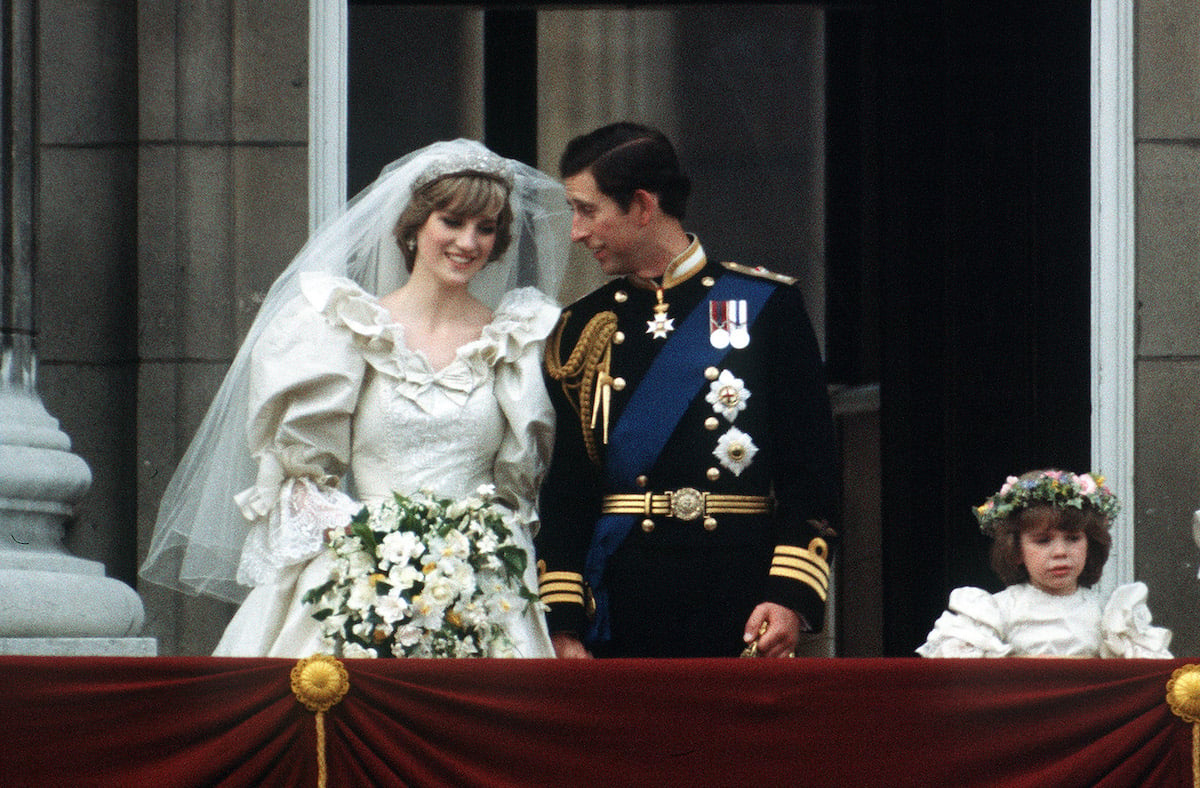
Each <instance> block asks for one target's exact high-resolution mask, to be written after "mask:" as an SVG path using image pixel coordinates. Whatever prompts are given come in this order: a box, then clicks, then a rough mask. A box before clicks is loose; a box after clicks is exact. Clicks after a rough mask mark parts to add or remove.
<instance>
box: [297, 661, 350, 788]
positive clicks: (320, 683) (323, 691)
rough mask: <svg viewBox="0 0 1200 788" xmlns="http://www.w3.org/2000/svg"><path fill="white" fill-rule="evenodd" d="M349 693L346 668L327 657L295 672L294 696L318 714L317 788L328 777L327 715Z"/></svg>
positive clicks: (299, 664)
mask: <svg viewBox="0 0 1200 788" xmlns="http://www.w3.org/2000/svg"><path fill="white" fill-rule="evenodd" d="M349 690H350V675H349V674H348V673H347V672H346V667H345V666H344V665H343V664H342V663H341V662H339V661H338V660H336V659H334V658H333V657H331V656H329V655H328V654H314V655H313V656H311V657H308V658H307V659H302V660H300V661H299V662H297V663H296V665H295V667H293V668H292V692H293V693H294V694H295V696H296V700H298V701H300V702H301V703H302V704H304V707H305V708H307V709H308V710H309V711H311V712H315V713H316V725H317V788H325V785H326V782H327V780H328V777H329V773H328V768H327V767H326V763H325V712H326V711H328V710H329V709H330V708H332V707H333V706H335V705H337V704H338V703H339V702H340V701H341V699H342V698H344V697H345V696H346V693H347V692H348V691H349Z"/></svg>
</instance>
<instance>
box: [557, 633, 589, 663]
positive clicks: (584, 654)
mask: <svg viewBox="0 0 1200 788" xmlns="http://www.w3.org/2000/svg"><path fill="white" fill-rule="evenodd" d="M550 643H551V644H552V645H553V646H554V655H555V656H556V657H558V658H559V659H592V652H590V651H588V650H587V649H586V648H584V646H583V643H582V642H581V641H580V640H579V638H577V637H575V636H574V635H572V634H571V633H569V632H556V633H554V634H553V635H551V636H550Z"/></svg>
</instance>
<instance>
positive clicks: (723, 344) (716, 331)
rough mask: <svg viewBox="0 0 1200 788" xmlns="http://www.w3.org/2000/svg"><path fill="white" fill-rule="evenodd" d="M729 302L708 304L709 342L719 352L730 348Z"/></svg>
mask: <svg viewBox="0 0 1200 788" xmlns="http://www.w3.org/2000/svg"><path fill="white" fill-rule="evenodd" d="M728 305H729V302H728V301H709V302H708V341H709V342H711V343H712V346H713V347H715V348H716V349H717V350H724V349H725V348H727V347H729V329H728V328H727V326H728V324H729V321H728V319H727V318H726V316H725V315H726V311H727V309H728Z"/></svg>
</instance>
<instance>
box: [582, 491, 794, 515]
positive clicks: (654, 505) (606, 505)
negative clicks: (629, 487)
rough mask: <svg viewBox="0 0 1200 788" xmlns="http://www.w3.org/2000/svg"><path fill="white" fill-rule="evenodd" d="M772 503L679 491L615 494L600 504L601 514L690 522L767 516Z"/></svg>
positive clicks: (763, 499)
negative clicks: (718, 517)
mask: <svg viewBox="0 0 1200 788" xmlns="http://www.w3.org/2000/svg"><path fill="white" fill-rule="evenodd" d="M773 508H774V500H773V499H771V498H768V497H767V496H765V495H723V494H720V493H709V492H701V491H700V490H697V489H695V488H693V487H681V488H680V489H678V490H673V491H670V492H664V493H649V492H648V493H616V494H614V495H606V496H604V499H603V500H602V501H601V503H600V513H601V514H640V515H642V516H643V517H650V516H652V515H660V516H663V515H665V516H668V517H674V518H675V519H676V520H683V521H685V522H690V521H692V520H699V519H700V518H701V517H705V516H707V515H713V514H768V513H770V512H771V510H772V509H773Z"/></svg>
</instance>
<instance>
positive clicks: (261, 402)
mask: <svg viewBox="0 0 1200 788" xmlns="http://www.w3.org/2000/svg"><path fill="white" fill-rule="evenodd" d="M302 292H303V295H302V296H300V297H298V298H297V299H296V300H294V301H293V302H291V303H290V304H288V305H287V306H286V307H284V309H283V310H281V312H280V314H279V315H278V316H277V317H276V319H275V320H274V322H273V323H272V324H271V325H270V326H269V327H268V328H267V330H266V331H265V332H264V333H263V335H262V337H261V338H260V339H259V341H258V343H257V345H256V346H255V348H254V351H253V354H252V360H251V373H250V395H249V421H248V424H247V435H248V439H249V443H250V451H251V454H252V456H253V457H254V459H255V460H256V462H257V463H258V475H257V478H256V480H255V483H254V486H252V487H250V488H249V489H247V490H244V491H242V492H241V493H239V494H238V495H237V496H236V501H237V504H238V507H239V508H240V509H241V512H242V514H243V516H244V517H245V518H246V519H247V520H248V521H249V523H250V530H249V532H248V533H247V536H246V542H245V546H244V547H243V548H242V556H241V561H240V564H239V567H238V582H239V583H242V584H244V585H250V586H255V585H262V584H265V583H270V582H273V581H275V580H276V579H277V578H278V575H279V571H280V570H281V569H283V568H284V567H287V566H291V565H293V564H296V563H299V562H301V561H306V560H308V559H311V558H312V557H314V556H315V555H317V554H318V553H319V552H320V550H321V549H322V547H323V544H324V534H325V531H326V530H327V529H329V528H336V527H340V526H344V525H345V524H346V523H347V522H348V521H349V518H350V516H351V515H352V514H353V512H354V511H356V510H357V509H358V508H360V507H359V505H358V504H356V503H355V502H354V501H352V500H351V499H350V498H349V496H347V495H346V494H345V493H343V492H341V491H340V490H339V489H338V486H339V485H340V483H341V477H342V475H343V474H344V473H345V472H346V469H347V468H348V467H349V463H350V441H351V436H350V425H351V420H352V418H353V414H354V408H355V404H356V402H357V400H358V394H359V389H360V388H361V386H362V381H363V375H364V371H365V368H366V364H365V361H364V360H363V357H362V353H361V351H360V350H359V349H358V347H357V345H358V344H359V343H360V342H361V341H362V340H361V338H358V335H357V334H356V332H355V330H354V329H353V328H352V327H351V325H348V323H353V322H354V320H353V318H352V316H353V314H354V312H355V310H358V311H360V312H361V311H363V310H365V312H364V314H365V315H366V316H367V317H368V322H369V321H370V319H371V318H370V316H371V311H370V310H371V309H373V308H374V307H373V306H372V304H371V302H370V301H369V298H368V297H367V296H366V295H365V293H362V291H361V290H359V289H358V288H357V286H355V285H354V284H353V283H351V282H349V281H348V280H338V279H333V278H330V277H324V278H322V279H320V280H305V282H304V285H303V286H302ZM351 301H354V302H357V303H349V302H351Z"/></svg>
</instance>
